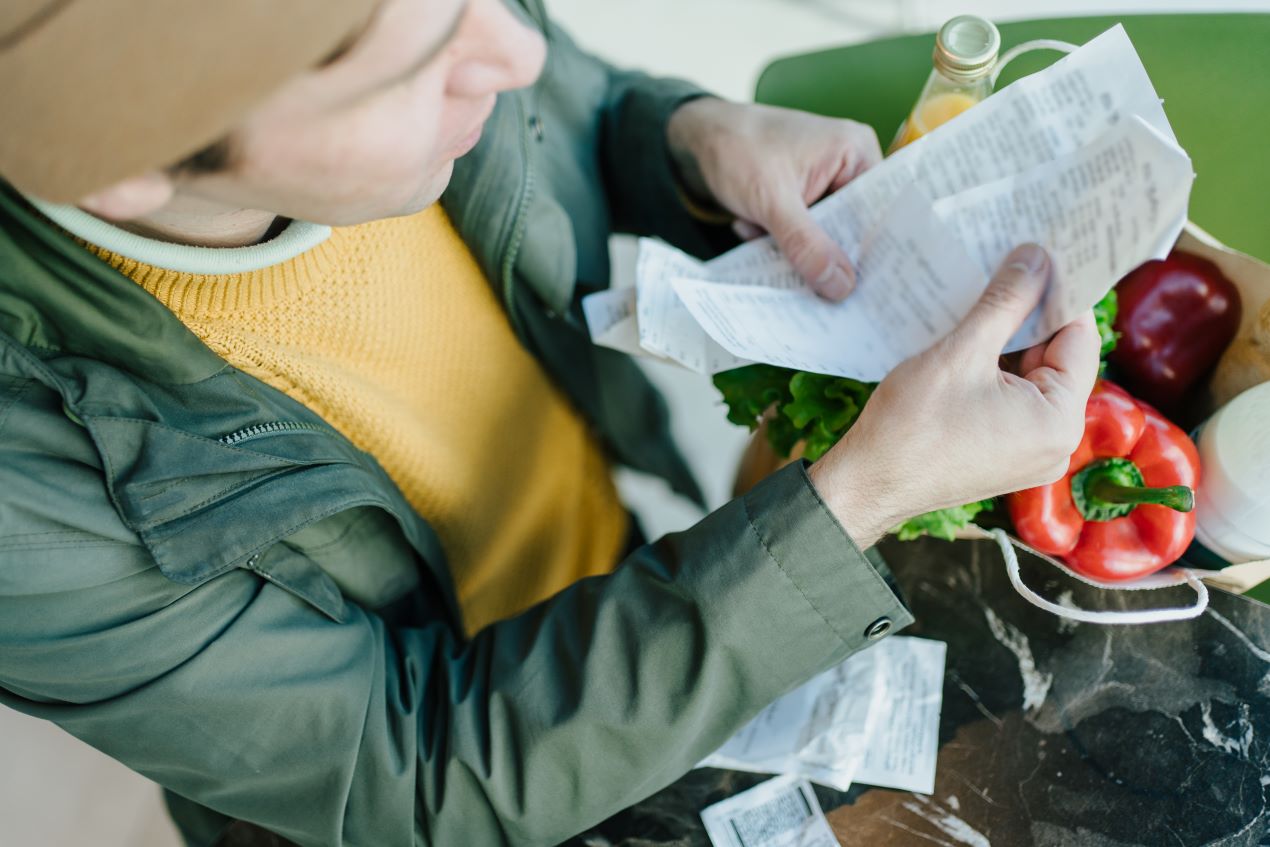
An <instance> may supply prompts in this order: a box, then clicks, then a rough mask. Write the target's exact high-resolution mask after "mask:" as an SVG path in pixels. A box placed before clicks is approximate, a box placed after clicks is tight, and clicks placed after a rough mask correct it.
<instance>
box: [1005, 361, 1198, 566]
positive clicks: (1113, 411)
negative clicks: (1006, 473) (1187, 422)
mask: <svg viewBox="0 0 1270 847" xmlns="http://www.w3.org/2000/svg"><path fill="white" fill-rule="evenodd" d="M1198 482H1199V452H1198V451H1197V450H1196V449H1195V445H1194V444H1193V443H1191V440H1190V439H1189V438H1187V437H1186V433H1185V432H1183V431H1182V430H1181V429H1179V428H1178V427H1176V426H1174V425H1173V424H1172V423H1170V422H1169V421H1168V420H1167V419H1165V418H1164V417H1163V416H1162V415H1161V414H1160V413H1159V412H1157V411H1156V410H1155V409H1153V408H1151V407H1150V406H1148V405H1147V404H1145V403H1142V402H1140V401H1138V400H1136V399H1134V398H1133V397H1132V396H1130V395H1129V394H1128V393H1127V392H1126V391H1125V390H1124V389H1122V388H1120V387H1118V386H1116V385H1113V384H1112V383H1110V382H1107V381H1106V380H1101V381H1099V383H1098V385H1097V386H1096V387H1095V388H1094V391H1093V394H1091V395H1090V397H1089V404H1088V405H1087V406H1086V407H1085V436H1084V438H1083V439H1082V440H1081V442H1080V446H1079V447H1078V448H1077V449H1076V452H1075V453H1073V454H1072V457H1071V461H1070V462H1069V463H1068V467H1067V474H1066V475H1065V476H1064V477H1063V478H1062V479H1061V480H1059V481H1058V482H1056V483H1054V484H1053V485H1043V486H1040V487H1038V488H1029V489H1027V490H1025V491H1019V492H1016V493H1014V494H1010V495H1009V496H1007V497H1006V504H1007V506H1008V507H1009V510H1010V518H1011V520H1013V521H1014V528H1015V531H1016V532H1017V533H1018V535H1019V538H1021V539H1022V540H1023V541H1024V542H1025V543H1027V544H1029V545H1031V546H1032V547H1035V548H1036V549H1037V550H1040V551H1041V552H1043V553H1049V554H1050V555H1052V556H1057V557H1059V558H1061V559H1062V560H1063V561H1065V562H1066V563H1067V564H1068V566H1069V567H1071V568H1072V570H1074V571H1076V572H1078V573H1081V574H1084V575H1086V576H1090V577H1093V578H1095V579H1101V580H1128V579H1134V578H1136V577H1140V576H1144V575H1146V574H1149V573H1153V572H1155V571H1158V570H1160V569H1161V568H1164V567H1167V566H1168V565H1171V564H1172V563H1173V562H1175V561H1176V560H1177V558H1178V557H1179V556H1181V555H1182V552H1183V551H1184V550H1186V548H1187V545H1189V544H1190V543H1191V539H1192V538H1193V537H1194V536H1195V515H1194V513H1193V512H1192V511H1191V510H1192V509H1193V508H1194V504H1195V486H1196V485H1197V484H1198Z"/></svg>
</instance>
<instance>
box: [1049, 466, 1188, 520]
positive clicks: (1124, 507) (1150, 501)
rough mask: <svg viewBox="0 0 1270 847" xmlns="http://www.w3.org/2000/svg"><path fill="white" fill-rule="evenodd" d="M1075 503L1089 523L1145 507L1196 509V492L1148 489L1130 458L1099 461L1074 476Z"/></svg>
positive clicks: (1181, 488)
mask: <svg viewBox="0 0 1270 847" xmlns="http://www.w3.org/2000/svg"><path fill="white" fill-rule="evenodd" d="M1072 501H1073V502H1074V503H1075V504H1076V509H1077V510H1078V511H1079V512H1080V513H1081V515H1083V516H1084V518H1085V520H1088V521H1110V520H1115V519H1116V518H1122V517H1124V516H1125V515H1127V514H1129V513H1130V512H1132V511H1133V510H1134V509H1135V508H1136V507H1138V506H1142V505H1156V506H1165V507H1167V508H1169V509H1173V510H1174V511H1177V512H1189V511H1191V510H1192V509H1194V508H1195V492H1194V491H1193V490H1192V489H1191V488H1189V487H1188V486H1185V485H1168V486H1162V487H1159V488H1152V487H1148V486H1147V485H1146V484H1145V483H1144V481H1143V479H1142V471H1140V470H1138V466H1137V465H1135V464H1134V463H1133V462H1131V461H1129V460H1128V459H1120V458H1112V459H1099V460H1098V461H1096V462H1091V463H1090V464H1088V465H1086V466H1085V467H1084V468H1082V469H1081V470H1080V472H1078V473H1077V474H1075V475H1074V476H1072Z"/></svg>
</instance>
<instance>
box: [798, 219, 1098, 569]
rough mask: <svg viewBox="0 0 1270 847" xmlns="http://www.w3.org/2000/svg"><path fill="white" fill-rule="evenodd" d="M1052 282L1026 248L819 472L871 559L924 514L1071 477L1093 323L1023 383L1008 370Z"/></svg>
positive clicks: (872, 406)
mask: <svg viewBox="0 0 1270 847" xmlns="http://www.w3.org/2000/svg"><path fill="white" fill-rule="evenodd" d="M1049 273H1050V262H1049V257H1048V256H1047V255H1046V253H1045V251H1044V250H1043V249H1042V248H1040V247H1039V246H1037V245H1034V244H1029V245H1024V246H1022V247H1019V248H1016V249H1015V250H1014V251H1013V252H1012V253H1011V254H1010V255H1009V256H1007V257H1006V260H1005V262H1004V263H1003V264H1002V267H1001V268H1000V270H998V271H997V273H996V275H995V276H994V277H993V279H992V282H991V283H990V284H989V286H988V288H987V290H986V291H985V292H984V294H983V297H982V298H981V299H980V300H979V302H978V304H976V306H975V308H974V309H973V310H971V312H970V314H969V315H967V316H966V318H965V320H963V321H962V322H961V324H960V325H959V326H958V327H957V328H956V329H955V330H953V331H952V332H951V333H950V334H949V335H948V336H947V337H946V338H944V339H943V340H942V341H940V342H939V343H937V344H935V345H934V346H933V347H931V348H930V349H929V350H927V351H926V352H925V353H922V354H921V355H919V356H914V357H913V358H911V359H909V360H908V361H906V362H904V363H903V364H901V365H900V366H899V367H897V368H896V369H895V370H894V371H892V372H891V373H890V374H889V375H888V376H887V378H886V379H885V380H883V382H882V384H881V385H879V386H878V388H877V390H876V391H875V392H874V394H873V396H872V398H870V400H869V402H868V405H867V406H866V407H865V409H864V412H863V413H862V414H861V415H860V418H859V420H857V421H856V423H855V424H854V425H853V426H852V427H851V429H850V430H849V431H848V432H847V434H846V436H844V437H843V439H842V440H841V441H839V442H838V444H837V445H836V446H835V447H834V448H833V449H832V450H830V451H829V453H827V454H826V455H825V456H824V457H823V458H822V459H821V460H820V461H818V462H816V464H814V465H813V466H812V467H811V469H810V472H809V473H810V475H811V479H812V482H813V484H814V485H815V486H816V489H817V490H818V491H819V492H820V495H821V497H822V498H823V499H824V501H825V503H826V504H827V505H828V506H829V508H830V510H831V511H832V512H833V514H834V516H835V517H837V518H838V521H839V522H840V523H841V524H842V525H843V527H844V528H845V529H846V530H847V533H848V534H849V535H850V536H851V537H852V539H853V540H854V541H855V542H856V544H857V545H859V546H860V547H861V548H863V547H868V546H871V545H872V544H874V543H875V542H876V541H877V540H878V539H879V538H880V537H881V536H882V535H883V534H884V533H885V532H886V531H887V530H888V529H890V528H891V527H893V526H895V525H897V524H899V523H901V522H902V521H904V520H907V519H908V518H910V517H913V516H914V515H920V514H923V513H925V512H929V511H932V510H935V509H944V508H948V507H950V506H957V505H960V504H962V503H970V502H973V501H975V500H983V499H986V498H988V497H994V496H996V495H999V494H1004V493H1007V492H1011V491H1018V490H1020V489H1024V488H1031V487H1033V486H1037V485H1045V484H1048V483H1051V482H1054V481H1055V480H1057V479H1059V478H1060V477H1062V475H1063V474H1064V473H1066V471H1067V463H1068V459H1069V457H1070V456H1071V454H1072V453H1073V452H1074V451H1075V449H1076V447H1077V445H1078V444H1079V443H1080V439H1081V436H1082V434H1083V432H1084V425H1085V403H1086V401H1087V400H1088V399H1089V393H1090V391H1092V390H1093V386H1094V381H1095V379H1096V378H1097V375H1098V352H1099V338H1098V331H1097V329H1096V327H1095V325H1094V318H1093V313H1092V312H1089V313H1086V314H1085V315H1083V316H1081V317H1080V318H1079V319H1077V320H1075V321H1073V322H1072V323H1070V324H1068V325H1067V326H1066V327H1064V328H1063V329H1061V330H1059V332H1058V333H1057V334H1056V335H1055V336H1054V337H1053V338H1052V339H1050V340H1049V341H1048V342H1047V343H1045V344H1040V345H1037V346H1036V347H1033V348H1031V349H1029V350H1027V351H1026V352H1025V353H1024V354H1023V357H1022V359H1021V362H1020V367H1019V372H1018V373H1017V374H1016V373H1011V372H1010V371H1007V370H1003V369H1002V368H1001V364H1000V355H1001V350H1002V348H1003V347H1005V345H1006V343H1007V342H1008V341H1009V339H1010V338H1011V336H1013V335H1014V333H1015V332H1016V331H1017V330H1018V329H1019V327H1020V326H1021V325H1022V323H1023V320H1024V319H1025V318H1026V317H1027V316H1028V314H1029V313H1030V312H1031V311H1032V310H1033V309H1034V308H1035V307H1036V305H1037V303H1039V302H1040V299H1041V295H1042V294H1043V293H1044V291H1045V286H1046V283H1047V281H1048V279H1049Z"/></svg>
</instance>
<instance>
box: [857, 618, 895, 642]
mask: <svg viewBox="0 0 1270 847" xmlns="http://www.w3.org/2000/svg"><path fill="white" fill-rule="evenodd" d="M893 625H894V624H893V623H892V621H891V619H890V618H887V617H881V618H878V619H877V620H875V621H874V622H873V623H871V624H869V626H868V629H866V630H865V631H864V637H865V638H867V639H869V640H870V641H877V640H878V639H879V638H881V637H883V636H884V635H886V634H887V633H888V632H890V631H891V627H892V626H893Z"/></svg>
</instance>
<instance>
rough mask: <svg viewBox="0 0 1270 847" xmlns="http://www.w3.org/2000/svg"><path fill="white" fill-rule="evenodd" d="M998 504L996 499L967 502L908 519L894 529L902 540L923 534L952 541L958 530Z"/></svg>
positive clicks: (908, 539) (910, 539)
mask: <svg viewBox="0 0 1270 847" xmlns="http://www.w3.org/2000/svg"><path fill="white" fill-rule="evenodd" d="M995 505H996V501H995V500H980V501H979V502H978V503H967V504H966V505H964V506H954V507H953V508H951V509H940V510H939V511H937V512H927V513H926V514H924V515H918V516H917V517H915V518H913V519H911V520H907V521H905V522H904V523H902V524H900V525H899V526H897V527H896V528H895V529H894V530H892V531H893V532H894V533H895V534H896V535H898V536H899V539H900V541H912V540H913V539H914V538H919V537H921V536H923V535H933V536H934V537H935V538H943V539H945V540H947V541H952V540H953V539H955V538H956V537H957V530H959V529H965V528H966V526H968V525H969V524H971V523H973V522H974V519H975V516H976V515H978V514H979V513H980V512H986V511H988V510H990V509H991V508H992V507H993V506H995Z"/></svg>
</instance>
